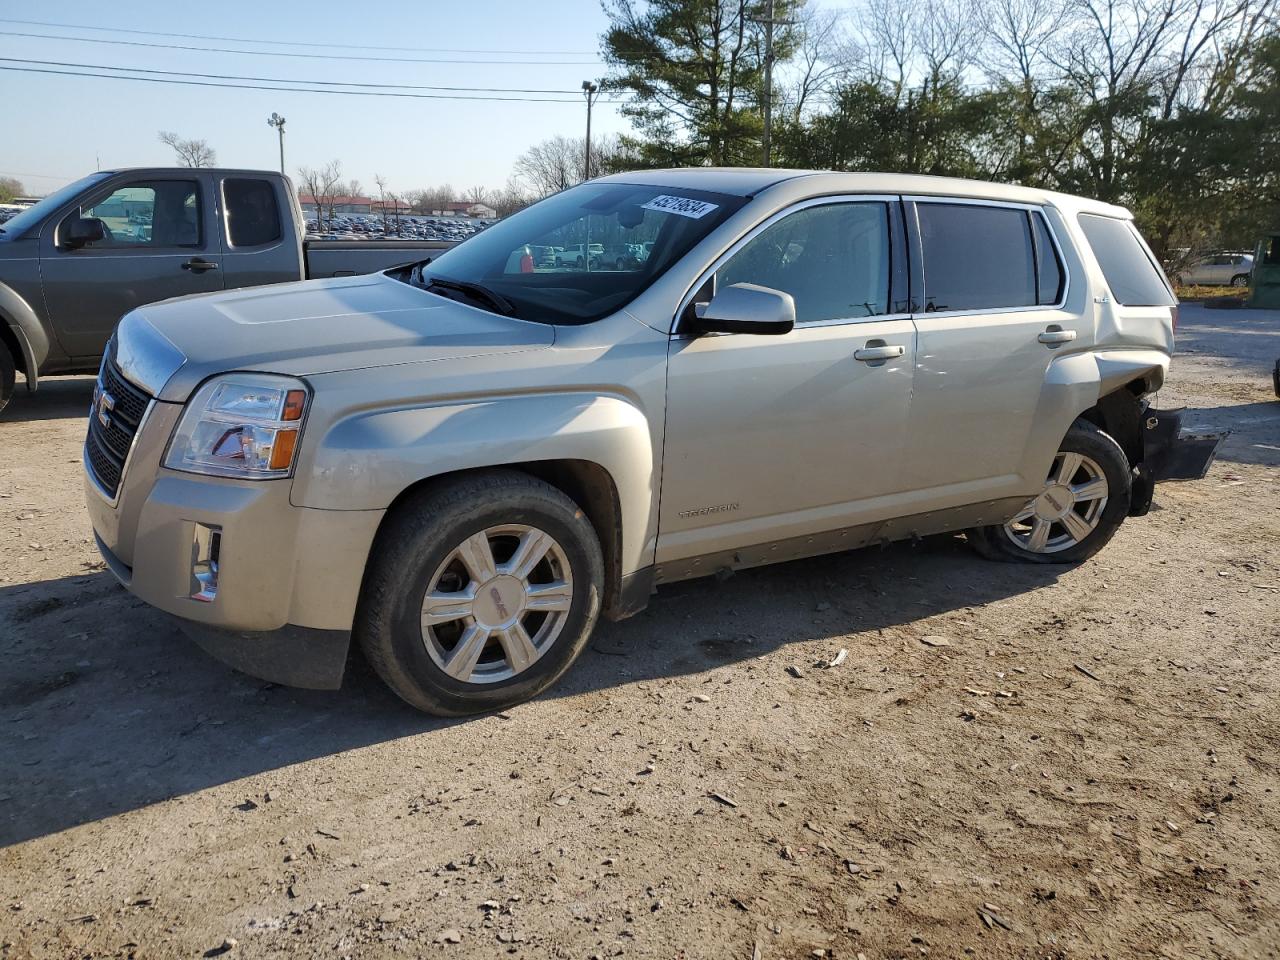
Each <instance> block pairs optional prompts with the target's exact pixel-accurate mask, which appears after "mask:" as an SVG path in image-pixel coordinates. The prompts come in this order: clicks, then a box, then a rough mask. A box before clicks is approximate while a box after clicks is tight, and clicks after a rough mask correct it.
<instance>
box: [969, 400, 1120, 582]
mask: <svg viewBox="0 0 1280 960" xmlns="http://www.w3.org/2000/svg"><path fill="white" fill-rule="evenodd" d="M1073 466H1074V468H1073ZM1064 469H1065V470H1067V471H1069V475H1068V476H1065V477H1064V476H1062V471H1063V470H1064ZM1132 481H1133V475H1132V473H1131V471H1130V467H1129V459H1128V457H1126V456H1125V454H1124V451H1123V450H1121V449H1120V445H1119V444H1118V443H1116V442H1115V440H1113V439H1112V438H1111V436H1110V435H1108V434H1106V433H1103V432H1102V431H1101V430H1099V429H1098V428H1097V427H1095V426H1094V425H1093V424H1091V423H1089V422H1087V421H1085V420H1077V421H1076V422H1075V425H1074V426H1072V428H1071V429H1070V430H1068V431H1067V435H1066V437H1064V438H1063V440H1062V445H1061V446H1060V447H1059V448H1058V453H1057V455H1056V456H1055V457H1054V460H1053V465H1052V466H1051V467H1050V468H1049V476H1048V477H1047V478H1046V480H1045V489H1044V492H1042V493H1041V494H1039V495H1037V496H1036V497H1034V498H1032V499H1031V500H1030V501H1029V502H1028V503H1027V505H1026V506H1025V507H1023V509H1022V511H1020V512H1019V513H1018V514H1017V515H1015V517H1014V518H1013V519H1011V520H1010V521H1009V522H1008V523H1004V524H998V525H993V526H988V527H977V528H975V529H972V530H969V531H968V533H967V536H968V539H969V543H970V544H972V546H973V548H974V549H975V550H976V551H977V552H978V553H979V554H981V555H982V556H983V557H986V558H987V559H988V560H1002V561H1006V562H1010V563H1015V562H1021V563H1079V562H1081V561H1082V560H1087V559H1088V558H1089V557H1091V556H1093V555H1094V554H1095V553H1097V552H1098V551H1099V550H1101V549H1102V548H1103V547H1104V546H1106V544H1107V541H1108V540H1110V539H1111V538H1112V536H1114V535H1115V532H1116V531H1117V530H1118V529H1120V524H1122V523H1123V522H1124V519H1125V517H1127V516H1128V515H1129V497H1130V487H1131V485H1132ZM1102 484H1104V485H1105V487H1103V486H1101V485H1102ZM1077 493H1078V494H1079V497H1078V498H1077V497H1076V495H1075V494H1077ZM1064 494H1065V495H1066V496H1064ZM1068 514H1071V515H1073V516H1074V518H1075V519H1071V517H1070V516H1068ZM1059 516H1060V517H1061V518H1062V519H1063V520H1066V521H1067V523H1068V524H1070V527H1068V526H1067V525H1066V524H1064V523H1063V522H1062V520H1058V519H1052V518H1054V517H1059ZM1046 524H1047V526H1046ZM1040 531H1043V534H1042V535H1038V534H1039V532H1040ZM1086 531H1087V532H1086Z"/></svg>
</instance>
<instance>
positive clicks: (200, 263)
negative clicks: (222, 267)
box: [182, 257, 218, 273]
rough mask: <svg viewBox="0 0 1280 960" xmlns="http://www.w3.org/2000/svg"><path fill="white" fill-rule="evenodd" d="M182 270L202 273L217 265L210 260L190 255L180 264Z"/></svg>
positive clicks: (216, 267)
mask: <svg viewBox="0 0 1280 960" xmlns="http://www.w3.org/2000/svg"><path fill="white" fill-rule="evenodd" d="M182 269H183V270H194V271H195V272H196V273H204V271H206V270H217V269H218V265H217V264H216V263H214V262H213V261H212V260H204V259H201V258H200V257H192V258H191V259H190V260H188V261H187V262H186V263H184V264H183V265H182Z"/></svg>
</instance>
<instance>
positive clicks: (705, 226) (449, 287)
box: [391, 181, 747, 324]
mask: <svg viewBox="0 0 1280 960" xmlns="http://www.w3.org/2000/svg"><path fill="white" fill-rule="evenodd" d="M746 202H747V198H746V197H740V196H733V195H730V194H723V193H712V192H710V191H706V190H692V189H685V188H679V187H672V186H665V187H659V186H650V185H647V184H638V183H616V182H609V181H598V182H591V183H584V184H580V185H578V186H576V187H573V188H571V189H569V190H565V191H564V192H562V193H558V194H556V195H555V196H551V197H548V198H547V199H545V200H542V201H540V202H538V203H535V204H534V205H533V206H531V207H527V208H526V209H524V210H521V211H520V212H519V213H517V214H514V215H513V216H510V217H507V218H506V219H505V220H501V221H499V222H498V223H496V224H494V225H493V226H492V227H488V228H487V229H485V230H483V231H482V232H480V233H478V234H476V235H475V236H472V237H470V238H468V239H467V241H466V242H465V243H460V244H458V246H456V247H454V248H453V249H451V250H448V251H446V252H445V253H443V254H441V255H440V256H439V257H436V258H435V259H434V260H431V261H427V262H424V263H421V264H418V265H416V266H414V267H412V268H403V269H399V270H395V271H392V272H391V276H393V277H396V278H397V279H400V280H403V281H405V282H408V283H411V284H413V285H415V286H420V287H422V288H423V289H425V290H426V291H427V292H429V293H432V294H436V295H439V296H445V297H449V298H451V299H461V300H464V301H466V302H468V303H472V304H474V305H476V306H480V307H483V308H484V309H491V310H497V311H498V312H501V313H507V314H509V315H511V316H515V317H518V318H519V319H521V320H533V321H536V322H539V323H554V324H579V323H589V322H591V321H593V320H598V319H600V318H601V317H604V316H607V315H608V314H610V313H613V312H614V311H616V310H619V309H621V308H622V307H624V306H626V305H627V304H628V303H630V302H631V301H632V300H634V299H635V298H636V297H637V296H638V295H639V294H640V293H641V292H642V291H643V290H645V289H646V288H647V287H648V286H649V285H650V284H651V283H653V282H654V281H655V280H656V279H658V277H660V276H661V275H662V274H663V273H665V272H666V270H667V269H668V268H669V267H670V266H671V265H672V264H674V263H675V262H676V261H677V260H679V259H680V258H681V257H683V256H684V255H685V254H686V253H688V252H689V250H690V249H691V248H692V247H693V245H694V244H695V243H697V242H698V241H700V240H702V239H703V238H704V237H705V236H707V234H709V233H710V232H711V231H712V230H714V229H715V228H716V227H718V226H719V225H720V224H722V223H723V222H724V221H725V220H726V219H727V218H728V217H729V216H730V215H731V214H732V213H734V212H735V211H737V210H738V209H739V208H741V207H742V206H743V205H744V204H745V203H746ZM495 295H496V297H495Z"/></svg>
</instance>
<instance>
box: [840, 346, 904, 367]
mask: <svg viewBox="0 0 1280 960" xmlns="http://www.w3.org/2000/svg"><path fill="white" fill-rule="evenodd" d="M906 352H907V348H906V347H904V346H902V345H901V344H886V343H881V344H876V345H874V346H873V345H872V344H868V345H867V346H865V347H863V348H862V349H860V350H855V351H853V359H855V360H861V361H862V362H863V363H875V362H877V361H880V362H883V361H885V360H892V359H893V358H894V357H900V356H902V355H903V354H904V353H906Z"/></svg>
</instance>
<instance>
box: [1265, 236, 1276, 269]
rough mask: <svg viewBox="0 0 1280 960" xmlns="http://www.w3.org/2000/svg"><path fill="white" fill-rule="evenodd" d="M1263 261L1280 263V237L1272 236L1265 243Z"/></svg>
mask: <svg viewBox="0 0 1280 960" xmlns="http://www.w3.org/2000/svg"><path fill="white" fill-rule="evenodd" d="M1263 247H1264V249H1263V254H1262V262H1263V263H1280V237H1272V238H1271V239H1270V240H1267V241H1265V242H1264V244H1263Z"/></svg>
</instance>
